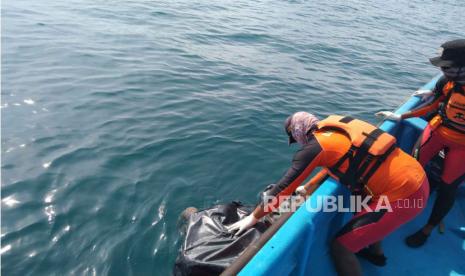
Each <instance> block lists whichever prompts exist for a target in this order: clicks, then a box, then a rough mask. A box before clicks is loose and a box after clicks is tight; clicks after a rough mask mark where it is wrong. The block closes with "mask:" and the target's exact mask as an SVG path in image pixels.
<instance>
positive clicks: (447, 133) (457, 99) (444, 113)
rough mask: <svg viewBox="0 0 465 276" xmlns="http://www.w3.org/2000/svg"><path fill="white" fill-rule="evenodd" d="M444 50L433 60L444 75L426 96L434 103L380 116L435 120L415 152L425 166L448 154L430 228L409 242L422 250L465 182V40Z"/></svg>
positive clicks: (456, 41) (449, 45) (446, 45)
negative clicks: (437, 157) (421, 247)
mask: <svg viewBox="0 0 465 276" xmlns="http://www.w3.org/2000/svg"><path fill="white" fill-rule="evenodd" d="M441 49H442V53H441V56H439V57H435V58H432V59H430V61H431V63H432V64H433V65H435V66H438V67H440V68H441V71H442V72H443V76H442V77H441V78H440V79H439V80H438V82H437V84H436V86H435V88H434V89H433V91H429V93H425V94H426V96H428V95H431V96H432V97H433V99H432V102H431V103H430V104H428V105H426V106H424V107H422V108H419V109H417V110H413V111H411V112H408V113H405V114H402V115H398V114H394V113H392V112H388V111H381V112H378V113H377V115H381V116H385V117H387V118H388V119H391V120H395V121H399V120H401V119H406V118H411V117H419V116H427V115H428V116H427V117H432V119H431V120H429V123H428V125H427V127H426V129H425V130H424V131H423V134H422V136H421V137H420V139H419V140H418V142H417V146H416V147H415V150H414V155H415V156H416V157H417V158H418V160H419V161H420V163H421V164H422V165H423V166H425V165H426V164H428V162H429V161H430V160H431V159H432V158H433V157H434V156H436V155H437V154H438V153H439V151H441V150H445V159H444V168H443V172H442V175H441V178H442V183H441V184H440V185H439V188H438V194H437V198H436V201H435V202H434V207H433V211H432V213H431V216H430V218H429V220H428V222H427V224H426V225H425V226H423V228H422V229H420V230H418V231H417V232H416V233H414V234H412V235H410V236H409V237H407V238H406V240H405V242H406V243H407V245H408V246H410V247H420V246H422V245H423V244H424V243H425V242H426V240H427V238H428V237H429V235H430V234H431V231H432V230H433V229H434V228H435V227H436V226H437V225H438V224H439V223H440V222H441V221H442V219H443V218H444V217H445V216H446V215H447V213H448V212H449V211H450V209H451V208H452V206H453V205H454V201H455V195H456V192H457V188H458V186H459V185H460V183H462V182H463V180H464V179H465V162H463V160H462V159H463V158H464V157H465V39H458V40H453V41H449V42H446V43H444V44H443V45H441ZM425 94H424V95H425Z"/></svg>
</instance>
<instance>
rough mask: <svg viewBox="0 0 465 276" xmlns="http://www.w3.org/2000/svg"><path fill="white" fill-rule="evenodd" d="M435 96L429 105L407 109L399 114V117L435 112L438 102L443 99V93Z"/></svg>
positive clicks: (419, 115) (418, 115)
mask: <svg viewBox="0 0 465 276" xmlns="http://www.w3.org/2000/svg"><path fill="white" fill-rule="evenodd" d="M435 97H436V98H435V99H434V100H433V102H432V103H430V104H429V105H426V106H423V107H420V108H418V109H415V110H412V111H409V112H407V113H404V114H402V115H401V116H400V118H401V119H407V118H412V117H421V116H426V115H427V114H429V113H432V112H436V111H437V110H438V108H439V104H440V103H441V102H442V101H443V100H444V96H443V95H439V96H435Z"/></svg>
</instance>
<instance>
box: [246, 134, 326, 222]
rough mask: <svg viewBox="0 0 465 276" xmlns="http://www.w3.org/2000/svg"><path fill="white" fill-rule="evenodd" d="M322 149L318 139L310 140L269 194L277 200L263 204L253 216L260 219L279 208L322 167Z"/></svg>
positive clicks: (256, 209)
mask: <svg viewBox="0 0 465 276" xmlns="http://www.w3.org/2000/svg"><path fill="white" fill-rule="evenodd" d="M322 155H323V153H322V149H321V146H320V144H319V143H318V140H317V139H315V138H314V139H312V140H310V142H309V144H307V145H305V146H304V147H303V148H302V149H301V150H299V151H298V152H297V153H296V154H295V156H294V159H293V160H292V167H291V168H289V169H288V170H287V172H286V174H285V175H284V176H283V177H282V178H281V180H280V181H279V182H278V183H277V185H275V186H274V187H273V189H272V190H271V191H270V192H269V193H268V194H269V195H270V196H274V197H275V200H272V202H270V203H266V202H261V203H260V204H259V205H258V206H257V208H255V210H254V211H253V216H254V217H255V218H257V219H260V218H261V217H263V216H264V215H266V214H267V213H269V212H271V211H272V210H273V209H275V208H277V207H278V206H279V203H281V202H282V201H283V199H286V198H287V197H288V196H290V195H291V194H292V192H294V190H295V189H296V188H297V187H298V186H299V185H300V184H302V182H303V181H304V180H305V179H306V178H307V177H308V176H309V175H310V174H311V173H312V171H313V170H314V169H315V168H316V167H317V166H319V165H320V163H321V158H322Z"/></svg>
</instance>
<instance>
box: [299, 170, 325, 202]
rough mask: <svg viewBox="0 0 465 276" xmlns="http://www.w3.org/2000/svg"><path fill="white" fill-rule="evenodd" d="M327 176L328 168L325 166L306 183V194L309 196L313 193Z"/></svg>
mask: <svg viewBox="0 0 465 276" xmlns="http://www.w3.org/2000/svg"><path fill="white" fill-rule="evenodd" d="M326 177H328V170H327V169H326V168H325V169H322V170H321V171H319V172H318V173H317V174H316V175H315V176H314V177H312V179H310V180H309V181H308V182H307V183H305V185H304V189H305V196H308V195H309V194H311V193H313V191H315V190H316V189H317V188H318V187H319V184H320V183H321V182H322V181H323V179H325V178H326Z"/></svg>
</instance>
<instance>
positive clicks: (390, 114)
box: [375, 111, 402, 122]
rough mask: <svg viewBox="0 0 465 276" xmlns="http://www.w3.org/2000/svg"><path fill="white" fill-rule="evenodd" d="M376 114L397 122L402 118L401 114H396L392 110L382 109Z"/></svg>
mask: <svg viewBox="0 0 465 276" xmlns="http://www.w3.org/2000/svg"><path fill="white" fill-rule="evenodd" d="M375 116H377V117H384V118H386V119H388V120H392V121H395V122H398V121H400V120H401V119H402V118H401V116H400V115H399V114H395V113H394V112H391V111H380V112H378V113H375Z"/></svg>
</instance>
